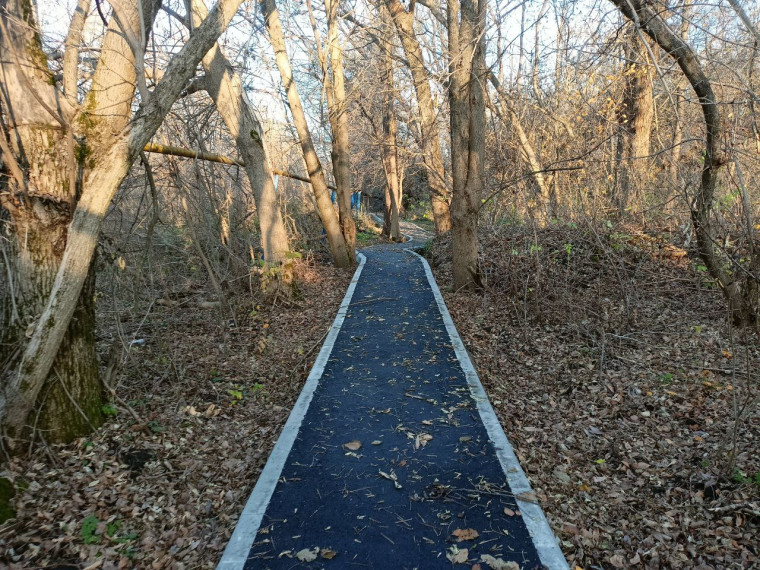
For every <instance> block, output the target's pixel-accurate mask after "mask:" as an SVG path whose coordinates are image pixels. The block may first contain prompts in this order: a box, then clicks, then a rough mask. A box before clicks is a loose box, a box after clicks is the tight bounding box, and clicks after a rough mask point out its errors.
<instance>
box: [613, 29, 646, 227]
mask: <svg viewBox="0 0 760 570" xmlns="http://www.w3.org/2000/svg"><path fill="white" fill-rule="evenodd" d="M623 50H624V53H625V66H624V67H623V80H624V84H625V86H624V89H623V101H622V103H621V105H620V107H619V109H618V124H619V125H620V131H621V135H620V136H621V141H620V142H621V145H620V150H619V159H620V165H619V167H618V168H619V173H620V176H619V185H618V188H616V202H617V208H618V211H619V212H620V214H621V215H622V214H624V213H625V212H626V211H627V210H628V207H629V205H630V202H631V198H633V197H638V196H639V195H640V193H641V190H642V188H643V187H644V186H645V185H646V182H647V180H648V176H649V169H648V164H649V159H647V158H646V157H647V156H648V155H649V147H650V139H651V133H652V121H653V119H654V99H653V97H652V75H651V72H650V70H649V61H648V60H649V57H648V55H647V54H646V48H645V47H644V46H643V45H642V43H641V40H639V38H638V35H637V34H636V31H635V30H632V31H631V32H630V34H629V35H628V37H627V38H626V40H625V44H624V46H623ZM642 60H643V61H644V62H645V63H644V64H642V63H641V61H642Z"/></svg>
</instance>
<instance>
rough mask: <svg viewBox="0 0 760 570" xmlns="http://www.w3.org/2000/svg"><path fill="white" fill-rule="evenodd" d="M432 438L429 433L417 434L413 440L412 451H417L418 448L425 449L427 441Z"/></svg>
mask: <svg viewBox="0 0 760 570" xmlns="http://www.w3.org/2000/svg"><path fill="white" fill-rule="evenodd" d="M432 439H433V436H432V435H430V434H429V433H419V434H417V437H415V438H414V449H419V448H420V447H425V446H426V445H427V444H428V442H429V441H432Z"/></svg>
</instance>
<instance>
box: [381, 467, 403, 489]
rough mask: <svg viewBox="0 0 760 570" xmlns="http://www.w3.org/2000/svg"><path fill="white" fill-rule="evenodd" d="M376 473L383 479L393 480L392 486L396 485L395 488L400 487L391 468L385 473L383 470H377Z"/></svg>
mask: <svg viewBox="0 0 760 570" xmlns="http://www.w3.org/2000/svg"><path fill="white" fill-rule="evenodd" d="M377 474H378V475H380V477H382V478H383V479H388V481H393V486H394V487H396V489H401V485H400V484H399V482H398V476H397V475H396V474H395V473H394V472H393V469H391V472H390V473H386V472H385V471H378V472H377Z"/></svg>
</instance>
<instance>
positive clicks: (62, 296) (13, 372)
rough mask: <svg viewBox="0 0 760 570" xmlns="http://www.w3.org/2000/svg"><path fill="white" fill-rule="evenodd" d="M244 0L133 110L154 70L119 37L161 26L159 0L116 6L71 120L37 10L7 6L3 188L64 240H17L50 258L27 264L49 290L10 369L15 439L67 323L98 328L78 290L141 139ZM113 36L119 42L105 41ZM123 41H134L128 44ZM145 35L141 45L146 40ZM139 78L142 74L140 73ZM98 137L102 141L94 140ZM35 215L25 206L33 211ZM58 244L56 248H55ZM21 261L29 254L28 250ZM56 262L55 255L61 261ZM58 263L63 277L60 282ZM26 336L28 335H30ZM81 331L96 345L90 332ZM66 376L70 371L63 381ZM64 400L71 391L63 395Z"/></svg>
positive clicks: (10, 432) (192, 43)
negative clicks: (146, 72) (7, 175)
mask: <svg viewBox="0 0 760 570" xmlns="http://www.w3.org/2000/svg"><path fill="white" fill-rule="evenodd" d="M239 5H240V0H220V2H219V3H218V4H217V5H216V6H215V8H214V9H213V10H212V11H211V12H210V14H209V17H208V18H207V19H206V20H205V21H204V22H203V24H202V25H201V26H199V27H198V28H197V29H196V30H194V31H193V33H192V34H191V35H190V37H189V38H188V40H187V42H186V43H185V45H184V46H183V47H182V49H181V50H180V51H179V52H178V53H177V54H176V55H175V56H174V57H173V58H172V59H171V61H170V63H169V65H168V67H167V70H166V73H165V75H164V77H163V79H162V81H161V82H160V83H159V84H158V86H157V87H156V88H155V90H154V91H153V92H152V93H150V94H148V93H144V95H145V97H144V98H143V101H142V105H141V107H140V110H139V111H138V112H137V113H136V114H135V115H132V114H131V108H130V105H131V101H132V96H133V94H134V90H135V86H136V84H139V83H141V82H142V83H144V77H143V78H142V81H140V78H138V77H135V71H134V69H135V65H136V64H135V60H134V58H135V53H134V52H133V51H132V47H131V46H129V43H127V46H129V47H127V48H124V43H122V44H119V43H118V42H117V41H116V40H112V37H117V38H121V39H122V41H123V42H126V41H127V38H132V44H133V45H134V43H135V42H134V38H140V37H142V34H143V31H144V30H146V29H150V28H151V25H149V24H150V22H152V18H153V15H154V14H155V8H156V7H157V3H152V4H151V5H150V6H149V7H148V9H143V10H142V12H143V13H145V14H147V15H148V16H147V17H146V22H141V21H140V18H139V17H134V12H137V13H138V14H139V12H140V11H141V10H139V9H137V7H136V6H135V5H129V4H126V5H123V6H119V7H118V9H117V10H116V11H117V12H118V17H117V18H112V22H111V24H109V29H108V32H107V33H106V38H105V39H104V42H103V46H104V48H103V50H102V51H101V56H100V61H99V64H98V67H97V72H96V74H95V76H94V77H93V81H92V90H91V91H90V93H89V94H88V96H87V97H86V98H85V108H84V110H83V111H84V112H83V113H82V115H80V117H79V118H78V120H77V121H75V122H74V121H71V118H72V117H73V116H74V113H73V112H72V110H71V108H70V106H69V105H68V104H66V103H65V102H64V101H62V100H61V97H60V94H59V92H58V90H57V88H56V86H55V85H54V84H53V82H52V81H51V78H50V72H49V71H48V69H47V61H46V58H45V56H44V54H43V53H42V50H41V46H40V45H39V35H38V34H37V33H36V25H35V23H34V22H33V21H32V20H31V16H30V12H31V11H30V10H28V6H29V4H28V3H26V4H25V3H23V2H16V1H15V0H11V1H10V2H8V5H7V12H4V13H3V14H2V17H1V18H2V19H1V20H0V22H2V28H1V30H2V36H3V37H2V41H0V49H1V50H2V53H1V54H0V55H2V57H1V58H0V62H2V63H1V65H2V74H0V82H1V83H2V85H1V87H2V89H0V92H1V93H2V97H3V105H4V110H6V111H7V112H8V114H9V115H12V116H13V117H14V119H15V121H14V123H13V124H12V125H11V126H9V127H8V128H9V129H12V132H13V136H12V137H10V140H12V141H13V144H14V145H15V147H14V149H13V151H11V150H10V149H6V148H3V161H4V162H5V163H6V165H7V166H8V168H9V170H10V171H11V172H12V173H13V181H12V182H11V183H10V187H9V192H7V193H3V198H2V199H3V206H4V207H5V208H6V209H8V211H9V212H11V215H12V216H17V217H18V218H19V219H22V217H23V216H20V215H19V211H21V210H26V209H27V208H28V207H29V206H28V204H29V203H30V201H31V202H33V203H35V204H37V207H36V208H35V211H34V214H35V215H36V216H39V219H35V220H33V223H34V225H35V226H37V227H38V228H40V233H39V235H40V240H44V241H46V242H47V243H50V244H52V247H54V248H55V251H53V252H52V254H48V252H47V251H46V250H45V249H41V248H42V245H40V244H35V247H36V249H33V248H32V247H30V244H29V243H28V241H26V240H25V239H24V238H21V237H20V236H21V235H23V234H17V237H16V241H17V243H20V244H22V246H23V247H22V249H21V250H20V251H21V252H22V253H23V254H24V255H28V256H29V257H30V259H33V258H37V259H33V262H34V265H36V266H38V267H45V269H44V271H41V272H40V273H35V270H34V268H31V269H30V271H29V272H30V274H33V277H32V279H34V282H35V283H37V284H38V286H37V287H36V289H37V291H38V293H39V294H41V295H43V296H44V295H47V299H46V300H45V301H44V302H43V305H44V308H43V309H42V310H41V311H40V312H38V313H37V315H39V316H38V318H37V320H36V324H35V325H33V327H30V330H31V329H32V328H33V332H32V333H31V337H30V338H29V340H28V343H27V344H26V346H25V347H23V348H22V346H19V351H23V354H22V356H21V359H20V362H18V360H16V363H17V366H14V367H13V368H12V369H8V370H5V371H4V372H3V380H4V382H3V388H4V389H3V393H2V398H1V399H0V424H1V425H2V428H3V430H4V432H5V435H6V437H7V438H9V439H8V443H9V445H12V443H13V438H17V437H20V436H22V435H23V434H24V433H25V432H26V431H27V429H28V425H27V419H28V418H29V415H30V412H31V411H32V410H33V409H34V408H35V406H37V405H39V403H40V398H44V395H45V393H46V390H44V389H43V388H44V387H45V386H46V385H47V386H50V385H51V382H53V381H54V379H55V380H57V378H58V376H59V375H60V371H57V370H54V369H53V366H54V364H55V363H56V361H57V359H58V354H59V349H60V348H61V347H62V346H65V345H66V341H65V337H66V334H67V332H68V331H72V330H74V329H75V328H76V329H77V333H78V335H80V336H81V335H82V331H89V334H92V324H91V323H90V322H88V321H87V320H86V319H83V320H82V321H77V322H72V317H73V316H74V315H75V313H76V311H77V307H78V306H80V305H79V303H78V301H79V299H80V296H81V295H82V292H83V290H84V289H85V285H86V283H87V281H88V275H90V268H91V265H92V261H93V257H94V253H95V247H96V245H97V241H98V236H99V234H100V229H101V227H102V223H103V219H104V217H105V214H106V211H107V209H108V206H109V205H110V203H111V199H112V198H113V195H114V194H115V192H116V190H117V188H118V187H119V185H120V184H121V182H122V180H124V178H125V177H126V175H127V172H128V171H129V167H130V165H131V164H132V162H133V161H134V159H135V158H136V157H137V156H138V154H139V152H140V150H141V149H142V148H143V147H144V146H145V144H146V143H147V142H148V140H149V139H150V138H151V137H152V136H153V134H154V133H155V132H156V130H157V129H158V127H159V126H160V125H161V122H162V121H163V118H164V117H165V116H166V114H167V113H168V112H169V109H170V108H171V105H172V103H173V102H174V101H175V100H176V99H177V97H178V96H179V94H180V93H181V91H182V89H183V88H184V86H185V85H186V83H187V82H188V81H189V79H190V78H191V76H192V74H193V73H194V71H195V67H196V65H197V64H198V62H200V60H201V58H202V57H203V55H204V54H205V53H206V52H207V51H208V50H209V49H210V48H211V46H213V45H214V43H215V42H216V39H217V38H218V37H219V35H220V34H221V32H222V31H223V30H224V29H225V28H226V26H227V24H228V23H229V22H230V20H231V19H232V16H233V15H234V13H235V12H236V11H237V8H238V6H239ZM24 6H26V7H27V8H26V9H25V7H24ZM114 8H116V7H115V6H114ZM117 21H118V23H115V22H117ZM10 30H13V31H12V32H11V31H10ZM30 38H31V41H30ZM110 41H112V43H109V42H110ZM139 43H141V44H144V42H139ZM107 45H108V46H116V47H115V48H114V49H113V50H111V49H109V50H106V49H105V46H107ZM118 47H121V48H124V49H122V50H121V51H118V50H117V48H118ZM139 47H140V46H139V45H137V46H136V49H139ZM130 58H132V61H131V67H130V65H129V63H130ZM130 69H131V70H132V75H131V76H130V75H129V70H130ZM133 78H134V79H135V81H133V82H130V81H131V80H132V79H133ZM114 83H115V85H117V86H118V88H117V87H116V86H114ZM106 94H107V95H106ZM125 102H126V105H125ZM130 117H131V120H130ZM74 128H77V129H82V131H81V134H82V136H84V137H86V140H87V144H88V146H87V147H82V146H80V148H79V149H77V150H76V155H75V154H74V150H73V146H74V145H73V144H72V143H71V139H67V135H68V136H71V137H73V132H72V130H73V129H74ZM0 138H2V139H3V146H4V147H7V143H6V142H5V141H7V140H8V139H6V138H5V136H2V137H0ZM92 141H95V142H96V143H97V144H95V145H94V146H90V144H91V142H92ZM40 143H43V144H42V145H41V144H40ZM43 145H44V146H43ZM43 148H44V150H43ZM76 158H80V159H82V163H81V164H82V171H83V173H82V175H81V176H80V177H79V178H80V179H81V180H82V183H81V196H77V194H78V190H79V188H78V187H73V185H71V180H72V179H73V180H76V179H77V176H76V173H77V170H78V168H77V166H76V160H75V159H76ZM77 186H78V185H77ZM77 197H78V198H79V200H78V202H77V201H76V199H77ZM73 204H76V210H75V211H74V215H73V217H72V218H71V223H70V224H69V225H68V227H66V226H65V225H63V224H61V222H60V220H61V219H65V217H66V216H70V215H71V208H72V205H73ZM29 218H30V217H29V215H28V214H27V215H26V219H29ZM29 221H30V223H31V222H32V220H31V219H29ZM45 224H50V225H48V226H46V225H45ZM43 228H45V229H43ZM38 254H39V255H38ZM52 255H55V256H56V257H55V258H54V259H51V258H50V257H51V256H52ZM42 258H47V259H42ZM58 259H60V262H58V261H57V260H58ZM19 261H20V263H24V262H25V259H24V257H23V256H22V257H21V259H20V260H19ZM55 265H57V267H56V268H55V269H53V268H52V267H53V266H55ZM48 268H49V269H48ZM52 275H55V277H54V279H53V280H52V283H51V282H50V278H51V277H52ZM46 289H47V290H48V291H49V293H47V292H46V291H45V290H46ZM18 338H21V339H22V342H23V340H24V339H23V335H18ZM91 338H92V337H91ZM82 342H84V343H86V344H89V346H90V347H92V346H93V344H92V341H89V340H88V339H86V338H84V339H83V341H82ZM66 358H69V359H70V358H71V357H70V356H67V357H66ZM88 378H89V376H88ZM95 378H97V375H95ZM46 380H47V383H46ZM65 384H66V380H65V379H64V382H63V383H62V385H65ZM65 392H66V394H65V395H66V399H67V400H68V401H69V403H70V404H71V407H72V408H74V409H76V410H77V412H79V413H80V415H82V416H88V421H87V422H85V423H93V422H92V421H91V420H90V418H89V414H90V410H89V409H87V410H85V409H83V407H82V405H81V404H82V403H85V404H86V406H87V407H88V408H89V406H90V404H87V402H85V401H84V400H82V401H81V402H78V401H77V398H80V397H83V396H81V395H80V394H79V393H78V392H77V390H74V389H72V388H71V387H70V386H66V390H65ZM88 393H89V392H88ZM59 401H60V402H64V400H63V398H61V399H60V400H59ZM98 403H99V401H98ZM47 419H48V418H45V421H47ZM49 419H50V420H51V421H52V422H53V423H54V424H55V425H56V427H57V428H59V433H60V436H61V439H68V438H69V437H71V433H70V432H68V433H67V426H65V425H59V424H60V422H59V421H58V420H57V418H55V417H53V415H50V418H49ZM93 427H94V424H93Z"/></svg>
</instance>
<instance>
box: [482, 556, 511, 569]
mask: <svg viewBox="0 0 760 570" xmlns="http://www.w3.org/2000/svg"><path fill="white" fill-rule="evenodd" d="M480 561H481V562H484V563H485V564H486V566H488V567H489V568H491V570H520V565H519V564H518V563H517V562H505V561H504V560H502V559H501V558H494V557H493V556H491V555H490V554H481V555H480Z"/></svg>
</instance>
